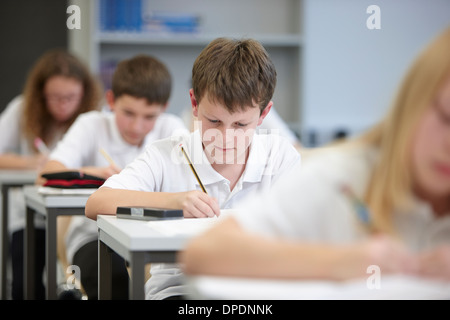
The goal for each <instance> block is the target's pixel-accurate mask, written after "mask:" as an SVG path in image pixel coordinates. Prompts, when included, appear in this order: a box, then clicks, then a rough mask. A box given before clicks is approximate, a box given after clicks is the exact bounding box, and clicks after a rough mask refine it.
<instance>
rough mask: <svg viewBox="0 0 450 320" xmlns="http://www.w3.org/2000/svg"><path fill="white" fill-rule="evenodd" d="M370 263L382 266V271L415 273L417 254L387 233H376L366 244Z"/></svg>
mask: <svg viewBox="0 0 450 320" xmlns="http://www.w3.org/2000/svg"><path fill="white" fill-rule="evenodd" d="M366 249H367V253H368V260H367V261H368V263H370V264H372V265H376V266H378V267H379V268H380V271H381V273H382V274H383V273H385V274H386V273H403V274H415V273H417V270H418V259H417V256H416V255H414V254H413V253H412V252H410V251H409V250H408V249H407V248H406V247H405V246H404V245H403V244H402V243H400V242H398V241H396V240H395V239H393V238H391V237H389V236H387V235H376V236H374V237H373V238H371V239H370V241H369V242H368V243H367V244H366Z"/></svg>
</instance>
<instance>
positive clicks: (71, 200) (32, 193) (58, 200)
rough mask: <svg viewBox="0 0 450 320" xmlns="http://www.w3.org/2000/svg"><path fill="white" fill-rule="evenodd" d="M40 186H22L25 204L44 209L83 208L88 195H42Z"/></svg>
mask: <svg viewBox="0 0 450 320" xmlns="http://www.w3.org/2000/svg"><path fill="white" fill-rule="evenodd" d="M40 188H41V187H40V186H35V185H33V186H24V187H23V193H24V196H25V201H26V202H27V204H35V205H39V206H44V207H45V208H71V207H84V206H85V204H86V201H87V199H88V198H89V195H90V194H66V193H61V194H42V193H40V192H39V190H40Z"/></svg>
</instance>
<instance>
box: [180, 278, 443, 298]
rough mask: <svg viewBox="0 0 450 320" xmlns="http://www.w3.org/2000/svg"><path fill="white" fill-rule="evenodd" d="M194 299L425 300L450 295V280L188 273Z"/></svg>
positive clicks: (189, 285) (189, 286)
mask: <svg viewBox="0 0 450 320" xmlns="http://www.w3.org/2000/svg"><path fill="white" fill-rule="evenodd" d="M188 288H189V290H190V292H191V294H190V296H191V298H193V299H215V300H228V299H236V300H246V299H250V300H380V299H381V300H425V299H433V300H437V299H445V300H448V299H450V282H439V281H432V280H429V279H428V280H427V279H421V278H414V277H408V276H400V275H390V276H382V277H381V280H380V287H379V288H372V289H369V287H368V285H367V281H366V279H362V280H359V279H358V280H353V281H348V282H342V283H339V282H329V281H312V280H311V281H297V280H266V279H248V278H233V277H214V276H196V277H188Z"/></svg>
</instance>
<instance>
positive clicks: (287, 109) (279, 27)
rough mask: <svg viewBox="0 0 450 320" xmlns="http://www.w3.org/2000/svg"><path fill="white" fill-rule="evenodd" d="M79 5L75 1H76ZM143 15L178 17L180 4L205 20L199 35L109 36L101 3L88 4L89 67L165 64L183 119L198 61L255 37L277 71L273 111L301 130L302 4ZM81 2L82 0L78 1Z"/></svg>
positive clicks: (172, 107)
mask: <svg viewBox="0 0 450 320" xmlns="http://www.w3.org/2000/svg"><path fill="white" fill-rule="evenodd" d="M72 1H76V0H72ZM142 1H143V4H144V9H143V10H144V12H148V11H149V10H156V11H158V10H163V11H164V10H165V11H169V12H170V11H173V12H177V11H179V10H180V6H181V4H182V6H183V8H186V10H187V11H189V12H192V13H194V14H197V15H198V16H200V17H201V26H200V29H199V31H198V33H185V34H182V33H180V34H177V33H162V34H157V33H155V32H151V31H147V30H145V29H144V30H143V31H141V32H135V33H133V32H105V31H101V30H100V19H99V17H100V13H99V12H100V10H99V0H96V1H89V9H87V8H86V10H85V11H89V15H90V16H91V19H90V28H89V30H88V31H87V32H86V31H83V32H84V33H85V34H86V33H87V35H86V36H87V38H88V39H89V48H90V49H89V63H90V66H91V69H92V70H93V72H94V73H96V74H99V72H100V66H101V64H102V62H104V61H105V62H108V63H109V62H111V61H120V60H122V59H127V58H130V57H132V56H134V55H136V54H149V55H153V56H155V57H157V58H159V59H161V60H162V61H163V62H164V63H166V64H167V66H168V67H169V71H170V72H171V74H172V77H173V87H172V94H171V98H170V101H169V109H168V112H171V113H174V114H178V115H182V113H183V111H186V110H187V109H189V108H190V100H189V94H188V92H189V88H190V79H191V72H192V65H193V63H194V61H195V58H196V57H197V56H198V54H199V53H200V52H201V50H202V48H203V47H205V46H206V45H207V44H208V43H209V42H211V41H212V40H213V39H215V38H218V37H229V38H236V39H240V38H253V39H256V40H258V41H260V42H261V43H262V45H263V46H264V47H265V48H266V49H267V52H268V53H269V55H270V57H271V59H272V61H273V62H274V64H275V67H276V69H277V86H276V88H275V94H274V97H273V101H274V106H275V108H276V109H277V111H278V113H279V114H280V116H281V117H282V118H283V119H284V120H285V121H286V122H287V123H288V125H289V126H290V127H291V128H292V129H299V124H300V123H301V114H302V112H301V109H302V107H301V102H302V88H301V80H302V76H301V73H302V54H303V46H304V43H303V41H304V40H303V36H302V27H301V26H302V3H303V2H302V1H303V0H277V1H273V0H228V1H206V2H205V1H203V0H142ZM77 2H78V3H81V1H80V0H77Z"/></svg>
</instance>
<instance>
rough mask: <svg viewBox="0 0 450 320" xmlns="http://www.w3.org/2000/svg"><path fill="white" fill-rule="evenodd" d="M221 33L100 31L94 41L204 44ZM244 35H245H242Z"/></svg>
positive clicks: (289, 38) (285, 39)
mask: <svg viewBox="0 0 450 320" xmlns="http://www.w3.org/2000/svg"><path fill="white" fill-rule="evenodd" d="M221 36H224V35H223V34H152V33H145V32H141V33H131V32H101V33H98V34H97V36H96V39H95V41H96V42H97V43H99V44H138V45H173V46H189V45H193V46H204V45H207V44H208V43H209V42H211V41H212V40H214V39H215V38H218V37H221ZM226 37H230V38H242V37H243V36H242V35H240V34H228V35H226ZM244 37H245V36H244ZM248 37H251V38H254V39H256V40H258V41H260V42H261V43H262V44H263V45H264V46H271V47H301V46H302V43H303V39H302V37H301V36H300V35H299V34H282V35H280V34H253V35H248Z"/></svg>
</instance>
